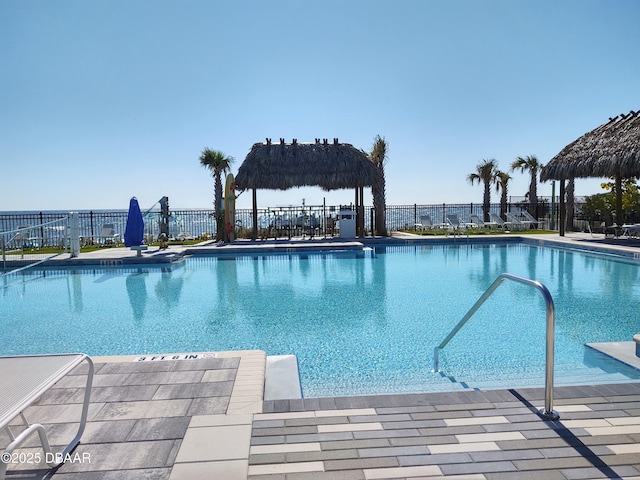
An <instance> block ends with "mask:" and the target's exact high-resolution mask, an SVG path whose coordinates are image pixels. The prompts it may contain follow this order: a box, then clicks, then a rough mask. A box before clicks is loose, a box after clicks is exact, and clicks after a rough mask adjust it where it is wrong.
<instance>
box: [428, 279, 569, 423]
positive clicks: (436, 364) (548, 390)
mask: <svg viewBox="0 0 640 480" xmlns="http://www.w3.org/2000/svg"><path fill="white" fill-rule="evenodd" d="M505 280H512V281H514V282H517V283H521V284H523V285H528V286H530V287H534V288H537V289H538V290H539V291H540V292H541V293H542V297H543V298H544V301H545V303H546V305H547V347H546V375H545V386H544V399H545V400H544V408H543V409H541V410H540V411H539V413H540V415H541V416H542V417H543V418H545V419H548V420H557V419H558V418H560V416H559V415H558V413H557V412H555V411H554V410H553V354H554V350H553V348H554V328H555V309H554V306H553V298H552V297H551V294H550V293H549V290H547V287H545V286H544V285H543V284H542V283H540V282H538V281H536V280H530V279H528V278H524V277H519V276H517V275H513V274H511V273H503V274H501V275H500V276H499V277H498V278H496V280H495V281H494V282H493V283H492V284H491V286H490V287H489V288H487V290H486V291H485V292H484V293H483V294H482V296H481V297H480V298H479V299H478V301H477V302H476V303H474V304H473V306H472V307H471V308H470V309H469V311H468V312H467V313H466V314H465V316H464V317H462V320H460V321H459V322H458V324H457V325H456V326H455V327H454V328H453V330H451V332H450V333H449V335H447V337H446V338H445V339H444V340H443V341H442V342H440V345H438V346H437V347H436V348H435V349H434V351H433V370H434V372H439V371H440V361H439V353H440V350H442V349H443V348H444V347H446V346H447V344H448V343H449V342H450V341H451V339H452V338H453V337H454V336H455V335H456V333H458V332H459V331H460V329H461V328H462V327H463V326H464V324H465V323H467V321H468V320H469V319H470V318H471V317H472V316H473V314H474V313H476V311H478V309H479V308H480V307H481V306H482V304H483V303H484V302H485V301H486V300H487V299H488V298H489V297H490V296H491V295H492V294H493V292H494V291H495V290H496V289H497V288H498V287H499V286H500V284H501V283H502V282H503V281H505Z"/></svg>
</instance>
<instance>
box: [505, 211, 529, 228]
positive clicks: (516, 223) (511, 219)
mask: <svg viewBox="0 0 640 480" xmlns="http://www.w3.org/2000/svg"><path fill="white" fill-rule="evenodd" d="M506 215H507V221H506V222H505V225H507V227H511V230H524V226H525V225H524V223H522V222H521V221H520V220H518V218H517V217H516V216H515V215H514V214H513V213H508V212H507V214H506Z"/></svg>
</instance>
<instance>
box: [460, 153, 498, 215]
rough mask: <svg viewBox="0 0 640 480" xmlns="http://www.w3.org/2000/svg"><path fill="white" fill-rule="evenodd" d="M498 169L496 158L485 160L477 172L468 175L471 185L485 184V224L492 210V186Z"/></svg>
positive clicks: (483, 200)
mask: <svg viewBox="0 0 640 480" xmlns="http://www.w3.org/2000/svg"><path fill="white" fill-rule="evenodd" d="M497 168H498V165H497V163H496V160H495V159H494V158H492V159H491V160H486V159H483V160H482V161H481V162H480V163H479V164H478V166H477V167H476V171H475V172H474V173H470V174H469V175H467V180H468V181H469V183H471V185H473V184H474V183H476V182H478V185H480V183H484V196H483V197H482V210H483V212H484V221H485V222H488V221H489V210H490V209H491V184H493V183H494V182H495V179H496V171H497Z"/></svg>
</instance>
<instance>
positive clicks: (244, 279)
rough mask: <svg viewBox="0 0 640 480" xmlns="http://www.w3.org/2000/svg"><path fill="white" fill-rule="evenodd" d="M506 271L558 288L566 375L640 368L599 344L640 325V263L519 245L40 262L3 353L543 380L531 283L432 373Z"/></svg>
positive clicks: (499, 298) (329, 378)
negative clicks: (595, 346)
mask: <svg viewBox="0 0 640 480" xmlns="http://www.w3.org/2000/svg"><path fill="white" fill-rule="evenodd" d="M503 272H509V273H513V274H516V275H520V276H524V277H527V278H533V279H536V280H539V281H541V282H542V283H543V284H545V285H546V286H547V288H548V289H549V290H550V292H551V294H552V295H553V298H554V301H555V306H556V365H555V372H556V385H561V384H571V383H594V382H608V381H625V380H629V379H638V378H640V372H639V371H637V370H634V369H632V368H629V367H624V366H623V365H621V364H619V363H618V362H615V361H613V360H609V359H608V358H607V357H605V356H603V355H601V354H598V353H596V352H593V351H591V350H590V349H588V348H587V347H585V345H584V344H585V343H587V342H607V341H628V340H630V339H631V338H632V337H633V334H634V333H637V332H638V331H639V327H640V325H639V322H638V319H637V318H638V317H637V314H636V312H637V304H638V299H639V296H640V284H639V283H638V277H639V274H640V264H638V262H635V261H633V260H631V259H614V258H603V257H602V256H596V255H593V254H589V253H585V252H579V251H573V250H567V249H559V248H543V247H539V246H536V245H530V244H524V243H513V242H510V243H504V244H463V243H460V244H455V245H442V244H419V245H403V246H386V247H376V248H375V255H365V256H364V257H363V255H361V254H354V253H352V252H351V253H350V252H336V253H305V254H287V255H283V254H280V255H244V256H235V257H214V256H197V257H190V258H187V259H185V260H184V261H183V262H182V263H181V264H178V265H173V266H171V267H166V266H165V267H155V266H139V267H138V266H135V267H122V266H119V267H103V268H98V267H96V268H87V267H74V268H70V269H64V270H62V269H43V270H28V271H26V272H25V273H24V275H22V276H20V277H19V279H17V278H15V277H14V278H12V279H10V280H5V283H7V286H5V287H4V288H2V289H0V295H2V300H1V301H0V325H1V326H2V331H3V342H2V344H1V345H0V354H5V355H6V354H33V353H54V352H56V353H61V352H72V351H83V352H86V353H89V354H91V355H121V354H147V353H170V352H199V351H222V350H238V349H261V350H265V351H266V352H267V354H269V355H278V354H295V355H297V357H298V361H299V366H300V376H301V381H302V386H303V391H304V395H305V396H327V395H357V394H381V393H391V392H421V391H437V390H450V389H463V388H482V389H486V388H499V387H500V388H504V387H519V386H527V385H536V386H539V385H542V384H543V382H544V358H545V355H544V348H545V345H544V342H545V310H544V302H543V300H542V298H541V296H540V295H539V292H537V291H535V290H533V289H529V288H527V287H525V286H522V285H519V284H515V283H505V284H503V285H502V286H501V287H500V288H499V289H498V290H497V291H496V293H495V294H494V295H493V296H492V297H491V298H490V299H489V300H488V301H487V303H485V305H484V306H483V307H482V308H481V309H480V310H479V311H478V313H477V314H476V315H475V316H474V318H472V320H471V321H470V322H469V323H468V324H467V326H465V327H464V328H463V329H462V330H461V331H460V332H459V334H458V335H457V336H456V337H455V338H454V339H453V340H452V341H451V343H450V344H449V345H448V346H447V347H446V348H445V349H444V350H443V351H442V353H441V356H440V363H441V368H442V370H443V373H442V374H437V373H433V372H432V368H433V363H432V362H433V349H434V347H435V346H436V345H437V344H438V343H440V341H441V340H442V339H443V338H444V337H445V336H446V335H447V333H448V332H449V331H450V330H451V328H453V326H454V325H455V324H456V323H457V322H458V321H459V320H460V318H462V316H463V315H464V314H465V313H466V312H467V310H468V309H469V308H470V307H471V306H472V305H473V303H474V302H475V301H476V300H477V299H478V297H479V296H480V295H481V294H482V293H483V292H484V291H485V290H486V288H487V287H488V286H489V285H490V284H491V283H492V282H493V281H494V280H495V279H496V277H497V276H498V275H499V274H500V273H503Z"/></svg>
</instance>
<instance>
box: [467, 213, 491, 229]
mask: <svg viewBox="0 0 640 480" xmlns="http://www.w3.org/2000/svg"><path fill="white" fill-rule="evenodd" d="M469 220H470V221H471V224H472V225H473V226H474V227H476V228H486V227H487V224H486V223H484V220H482V219H481V218H480V217H479V216H478V215H470V216H469Z"/></svg>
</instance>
